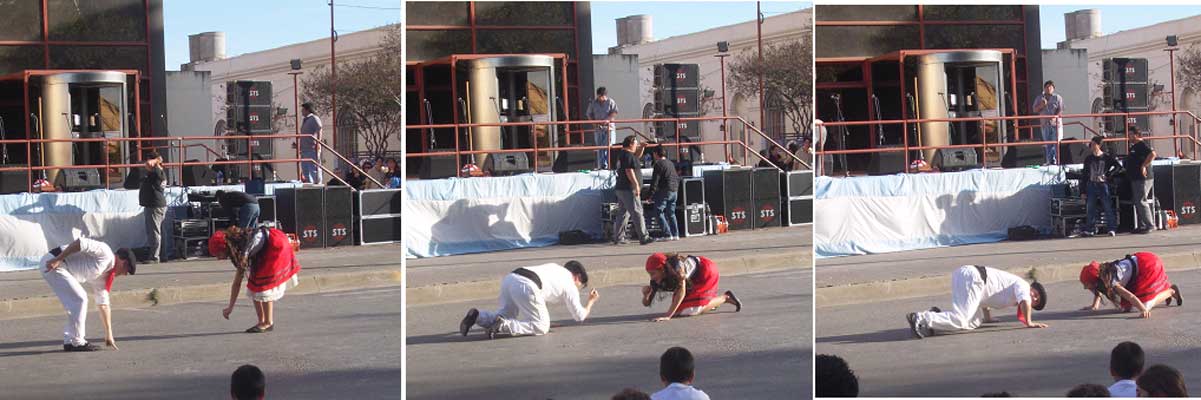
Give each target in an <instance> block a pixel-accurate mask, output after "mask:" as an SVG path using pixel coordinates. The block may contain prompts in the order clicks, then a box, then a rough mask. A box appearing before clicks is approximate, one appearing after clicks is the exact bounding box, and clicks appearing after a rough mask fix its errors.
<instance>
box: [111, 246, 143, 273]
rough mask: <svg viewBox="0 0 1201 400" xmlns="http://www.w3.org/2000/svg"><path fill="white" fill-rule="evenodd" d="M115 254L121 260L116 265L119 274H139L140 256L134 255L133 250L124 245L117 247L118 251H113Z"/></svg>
mask: <svg viewBox="0 0 1201 400" xmlns="http://www.w3.org/2000/svg"><path fill="white" fill-rule="evenodd" d="M113 255H114V256H115V257H116V259H117V261H119V262H118V263H117V266H116V268H117V270H116V271H117V275H127V274H128V275H134V274H137V272H138V258H137V257H134V255H133V251H131V250H129V249H127V248H124V247H122V248H120V249H117V251H116V252H113Z"/></svg>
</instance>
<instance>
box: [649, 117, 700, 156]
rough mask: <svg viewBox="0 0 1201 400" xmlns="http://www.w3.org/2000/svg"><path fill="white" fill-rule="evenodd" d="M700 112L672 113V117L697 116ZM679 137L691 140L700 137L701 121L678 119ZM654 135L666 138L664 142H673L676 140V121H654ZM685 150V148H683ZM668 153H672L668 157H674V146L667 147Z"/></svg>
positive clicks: (696, 139)
mask: <svg viewBox="0 0 1201 400" xmlns="http://www.w3.org/2000/svg"><path fill="white" fill-rule="evenodd" d="M698 116H700V113H682V114H679V115H673V117H679V118H688V117H698ZM679 128H680V137H681V138H684V137H686V138H689V139H692V140H693V141H699V140H700V139H701V121H680V123H679ZM655 136H658V137H661V138H665V139H667V140H666V141H665V143H674V142H675V141H676V122H675V121H660V122H655ZM685 151H687V150H685ZM667 152H668V153H672V155H671V156H670V157H672V158H673V159H674V158H675V153H676V152H677V150H676V148H674V147H673V148H671V149H667Z"/></svg>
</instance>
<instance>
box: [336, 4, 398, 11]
mask: <svg viewBox="0 0 1201 400" xmlns="http://www.w3.org/2000/svg"><path fill="white" fill-rule="evenodd" d="M334 7H345V8H361V9H367V10H398V11H399V10H400V7H379V6H360V5H354V4H334Z"/></svg>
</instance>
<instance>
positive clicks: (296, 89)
mask: <svg viewBox="0 0 1201 400" xmlns="http://www.w3.org/2000/svg"><path fill="white" fill-rule="evenodd" d="M288 74H289V75H292V101H293V102H294V103H295V105H294V107H296V108H293V109H292V110H293V112H295V113H296V134H297V135H299V134H300V86H299V79H297V78H299V76H300V74H301V72H300V71H292V72H289V73H288ZM293 140H295V142H294V143H296V159H297V160H299V159H300V142H301V140H300V138H295V139H293ZM301 163H302V162H301V161H297V162H296V177H297V178H300V179H299V180H301V181H303V178H304V173H303V172H302V169H303V168H302V167H301Z"/></svg>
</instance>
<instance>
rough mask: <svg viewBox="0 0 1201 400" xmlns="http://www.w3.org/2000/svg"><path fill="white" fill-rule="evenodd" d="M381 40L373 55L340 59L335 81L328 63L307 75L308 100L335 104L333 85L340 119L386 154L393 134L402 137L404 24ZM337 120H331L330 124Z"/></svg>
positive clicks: (392, 28)
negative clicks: (400, 101) (401, 101)
mask: <svg viewBox="0 0 1201 400" xmlns="http://www.w3.org/2000/svg"><path fill="white" fill-rule="evenodd" d="M385 32H386V34H385V36H384V39H383V40H382V41H381V45H382V47H383V48H382V49H380V51H378V52H377V53H376V54H374V55H372V56H371V57H369V58H366V59H363V60H359V61H350V62H339V63H338V77H337V81H336V82H335V81H334V80H333V78H332V76H331V74H330V69H329V68H326V67H324V66H322V67H318V68H317V69H316V70H315V71H313V72H312V73H310V74H308V75H309V76H308V77H307V78H304V81H303V85H302V86H303V87H304V91H303V93H304V99H305V100H304V101H308V102H311V103H313V106H314V107H315V108H317V109H318V110H322V111H324V110H330V109H331V108H332V102H331V100H332V94H333V89H334V88H337V94H338V119H339V120H343V121H349V122H351V124H350V125H353V126H354V128H355V132H339V134H354V135H356V136H357V138H359V139H362V141H363V142H364V143H365V144H366V146H367V151H368V152H369V153H371V154H372V155H376V156H382V155H383V154H384V153H386V152H387V151H388V146H389V145H390V143H391V142H392V138H393V137H400V132H401V124H402V123H403V122H404V110H403V108H402V107H401V105H400V103H399V102H398V101H397V99H399V98H400V96H401V93H403V91H404V87H403V86H402V85H403V84H404V82H403V80H404V77H403V76H401V71H403V70H404V63H403V62H402V61H401V53H400V45H401V43H402V41H401V36H400V34H401V28H400V25H391V26H388V27H386V28H385ZM333 123H337V121H330V122H327V123H326V125H329V124H333Z"/></svg>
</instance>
